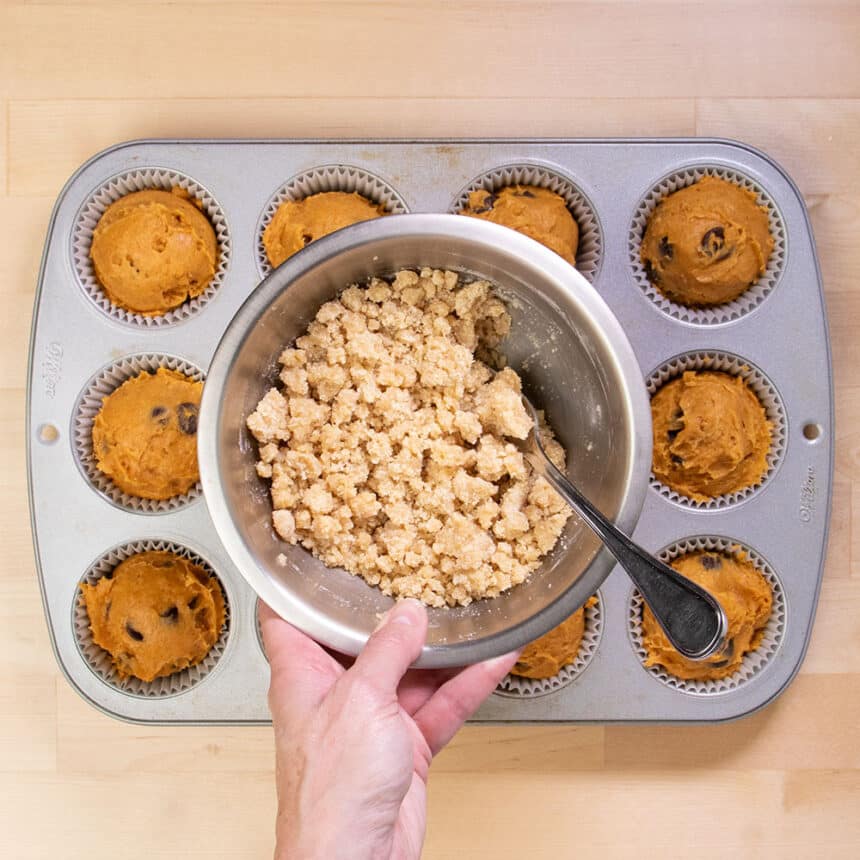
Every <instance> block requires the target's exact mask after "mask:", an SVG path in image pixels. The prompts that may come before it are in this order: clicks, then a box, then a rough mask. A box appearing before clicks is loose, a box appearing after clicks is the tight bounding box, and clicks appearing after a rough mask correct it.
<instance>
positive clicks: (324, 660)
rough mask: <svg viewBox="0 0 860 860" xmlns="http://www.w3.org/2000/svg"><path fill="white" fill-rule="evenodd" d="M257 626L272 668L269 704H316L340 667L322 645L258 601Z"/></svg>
mask: <svg viewBox="0 0 860 860" xmlns="http://www.w3.org/2000/svg"><path fill="white" fill-rule="evenodd" d="M260 627H261V629H262V631H263V645H264V647H265V649H266V656H267V657H268V658H269V666H270V668H271V681H270V685H269V703H270V707H271V708H272V711H273V717H275V718H277V716H278V715H276V714H275V713H274V711H275V710H279V709H281V708H283V707H285V706H286V707H288V708H289V709H290V710H292V711H299V712H302V711H306V710H308V709H310V708H314V707H316V706H317V705H318V704H319V702H320V701H321V700H322V698H323V696H325V694H326V693H327V692H328V690H329V689H330V688H331V685H332V684H333V683H334V682H335V681H336V680H337V678H338V677H339V676H340V675H341V674H342V673H343V669H342V668H341V667H340V666H339V665H338V664H337V662H336V661H335V660H334V659H333V658H332V657H331V656H330V655H329V654H327V653H326V652H325V651H324V650H323V648H322V647H321V646H319V645H318V644H317V643H316V642H314V641H313V639H311V638H310V637H309V636H306V635H305V634H304V633H302V632H301V631H300V630H297V629H296V628H295V627H293V626H292V624H288V623H287V622H286V621H284V619H283V618H281V617H280V616H279V615H276V614H275V612H274V611H273V610H272V609H271V608H270V607H269V606H267V605H266V604H265V603H263V602H262V601H260Z"/></svg>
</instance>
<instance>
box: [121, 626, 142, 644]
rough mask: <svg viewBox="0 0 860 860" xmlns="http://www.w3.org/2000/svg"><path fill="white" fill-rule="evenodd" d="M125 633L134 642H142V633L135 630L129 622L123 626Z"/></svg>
mask: <svg viewBox="0 0 860 860" xmlns="http://www.w3.org/2000/svg"><path fill="white" fill-rule="evenodd" d="M125 632H126V633H128V635H129V636H131V638H132V639H134V641H135V642H143V633H141V632H140V631H139V630H135V629H134V627H132V626H131V624H130V623H129V622H126V624H125Z"/></svg>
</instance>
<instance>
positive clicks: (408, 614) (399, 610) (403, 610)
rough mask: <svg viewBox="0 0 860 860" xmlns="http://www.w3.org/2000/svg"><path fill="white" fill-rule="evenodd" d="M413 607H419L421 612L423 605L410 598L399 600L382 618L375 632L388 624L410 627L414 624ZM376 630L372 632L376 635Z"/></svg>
mask: <svg viewBox="0 0 860 860" xmlns="http://www.w3.org/2000/svg"><path fill="white" fill-rule="evenodd" d="M415 607H420V608H421V609H422V610H423V607H424V604H422V603H421V601H420V600H414V599H413V598H411V597H407V598H405V599H404V600H399V601H398V602H397V603H395V604H394V606H392V607H391V609H389V610H388V612H386V613H385V615H383V616H382V618H381V619H380V620H379V624H377V626H376V630H380V629H381V628H382V627H384V626H385V625H386V624H388V623H389V622H391V623H392V624H404V625H406V626H407V627H412V626H413V625H414V624H415ZM376 630H374V631H373V632H374V633H376Z"/></svg>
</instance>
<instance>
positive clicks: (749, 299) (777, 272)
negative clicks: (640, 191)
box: [627, 164, 787, 325]
mask: <svg viewBox="0 0 860 860" xmlns="http://www.w3.org/2000/svg"><path fill="white" fill-rule="evenodd" d="M705 176H716V177H718V178H720V179H724V180H726V181H727V182H732V183H734V184H735V185H739V186H740V187H741V188H745V189H746V190H747V191H752V192H753V194H755V195H756V200H757V202H758V203H759V205H760V206H764V207H765V208H766V209H767V218H768V224H769V225H770V233H771V236H773V251H772V253H771V255H770V259H769V260H768V262H767V266H766V268H765V272H764V274H763V275H761V277H759V279H758V280H757V281H755V282H754V283H753V284H752V286H750V287H749V289H747V290H746V291H745V292H744V293H742V294H741V295H740V296H738V297H737V298H736V299H734V300H733V301H730V302H725V303H724V304H721V305H714V306H713V307H704V308H691V307H687V306H686V305H682V304H679V303H677V302H673V301H672V300H671V299H668V298H666V296H664V295H663V294H662V293H661V292H660V290H658V289H657V288H656V287H655V286H654V285H653V284H652V283H651V279H650V278H649V277H648V274H647V272H646V271H645V267H644V266H643V265H642V260H641V258H640V256H639V252H640V248H641V245H642V239H643V237H644V235H645V228H646V227H647V226H648V219H649V218H650V217H651V213H652V212H653V211H654V210H655V209H656V208H657V204H658V203H659V202H660V201H661V200H662V199H663V198H664V197H667V196H668V195H670V194H673V193H674V192H675V191H679V190H680V189H682V188H686V187H687V186H688V185H693V184H694V183H696V182H698V181H699V180H700V179H702V178H703V177H705ZM786 245H787V240H786V232H785V224H784V222H783V219H782V215H781V214H780V212H779V210H778V209H777V208H776V204H775V203H774V202H773V199H772V198H771V196H770V195H769V194H768V193H767V192H766V191H765V190H764V188H762V186H761V185H760V184H759V183H757V182H756V181H755V180H753V179H752V178H750V177H749V176H747V175H746V174H745V173H741V172H740V171H739V170H734V169H731V168H728V167H723V166H721V165H718V164H701V165H691V166H689V167H685V168H682V169H680V170H676V171H674V172H673V173H670V174H669V175H668V176H666V177H664V178H663V179H661V180H660V181H659V182H658V183H657V184H656V185H655V186H654V187H653V188H652V189H651V190H650V191H649V192H648V193H647V194H646V195H645V197H643V198H642V200H641V201H640V202H639V204H638V205H637V207H636V210H635V212H634V215H633V221H632V223H631V225H630V231H629V234H628V238H627V250H628V255H629V259H630V266H631V268H632V270H633V278H634V280H635V281H636V283H637V284H638V285H639V287H640V288H641V289H642V291H643V292H644V293H645V295H646V296H647V297H648V298H649V299H650V300H651V301H652V302H653V303H654V304H655V305H656V306H657V307H658V308H659V309H660V310H661V311H662V312H663V313H664V314H667V315H668V316H670V317H673V318H674V319H676V320H680V321H681V322H686V323H694V324H696V325H719V324H721V323H727V322H731V321H732V320H737V319H740V318H741V317H743V316H745V315H746V314H748V313H750V311H753V310H755V309H756V308H757V307H758V306H759V305H760V304H761V303H762V302H763V301H764V300H765V299H766V298H767V297H768V296H769V295H770V294H771V292H772V291H773V290H774V288H775V287H776V285H777V284H778V282H779V278H780V276H781V275H782V270H783V268H784V266H785V258H786Z"/></svg>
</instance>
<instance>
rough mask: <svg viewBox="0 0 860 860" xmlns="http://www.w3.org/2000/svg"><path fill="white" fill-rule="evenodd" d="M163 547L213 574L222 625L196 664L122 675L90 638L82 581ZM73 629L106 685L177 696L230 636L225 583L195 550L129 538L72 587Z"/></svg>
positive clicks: (150, 695)
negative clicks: (142, 675) (152, 675)
mask: <svg viewBox="0 0 860 860" xmlns="http://www.w3.org/2000/svg"><path fill="white" fill-rule="evenodd" d="M148 551H166V552H172V553H175V554H176V555H180V556H182V557H183V558H187V559H188V560H189V561H191V562H193V563H194V564H197V565H200V567H202V568H203V569H204V570H205V571H206V572H207V573H209V574H210V575H211V576H213V577H215V580H216V582H217V583H218V586H219V587H220V588H221V592H222V594H223V595H224V611H225V618H224V626H223V627H222V628H221V635H220V636H219V638H218V640H217V641H216V643H215V644H214V645H213V646H212V649H211V650H210V651H209V653H208V654H207V655H206V657H205V658H204V659H203V660H202V661H201V662H200V663H198V664H197V665H196V666H189V667H188V668H186V669H183V670H182V671H180V672H175V673H174V674H172V675H167V676H165V677H163V678H156V679H155V680H154V681H149V682H147V681H141V680H140V679H139V678H134V677H129V678H121V677H120V676H119V673H118V672H117V671H116V669H115V668H114V665H113V661H112V660H111V656H110V654H108V652H107V651H105V650H104V649H103V648H101V647H100V646H98V645H96V643H95V642H94V641H93V637H92V631H91V630H90V619H89V615H88V614H87V610H86V607H85V606H84V603H83V595H82V592H81V588H80V585H81V583H84V582H86V583H90V584H93V583H95V582H97V581H98V580H99V579H101V578H102V577H103V576H110V575H112V573H113V570H114V569H115V568H116V566H117V565H118V564H120V563H121V562H123V561H125V560H126V559H127V558H130V557H131V556H133V555H136V554H137V553H140V552H148ZM72 629H73V632H74V636H75V642H76V643H77V646H78V650H79V651H80V653H81V656H82V657H83V658H84V660H85V661H86V663H87V665H88V666H89V667H90V669H92V671H93V672H94V673H95V675H96V676H97V677H98V678H100V679H101V680H102V681H104V683H105V684H107V685H108V686H109V687H113V688H114V689H115V690H118V691H119V692H121V693H124V694H125V695H127V696H135V697H137V698H142V699H162V698H166V697H168V696H176V695H179V694H180V693H184V692H186V691H187V690H190V689H191V688H192V687H195V686H197V684H199V683H200V682H201V681H202V680H203V679H204V678H206V677H207V676H208V675H209V673H210V672H211V671H212V670H213V669H214V668H215V666H216V665H217V664H218V661H219V660H220V659H221V655H222V654H223V653H224V649H225V648H226V647H227V640H228V638H229V636H230V601H229V597H228V594H227V590H226V589H225V588H224V583H223V582H222V581H221V579H220V578H219V577H218V575H217V574H216V573H215V571H214V570H213V569H212V566H211V565H210V564H209V563H208V562H207V561H206V560H205V559H203V558H201V557H200V556H199V555H197V554H196V553H194V552H192V551H191V550H189V549H188V548H186V547H184V546H181V545H180V544H176V543H171V542H170V541H161V540H140V541H131V542H129V543H126V544H123V545H122V546H118V547H115V548H114V549H112V550H109V551H108V552H106V553H105V554H104V555H103V556H102V557H101V558H99V559H98V560H97V561H95V562H94V563H93V564H92V565H91V566H90V567H89V569H88V570H87V571H86V572H85V573H84V575H83V576H82V577H81V578H80V580H79V584H78V588H76V589H75V598H74V605H73V606H72Z"/></svg>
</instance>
